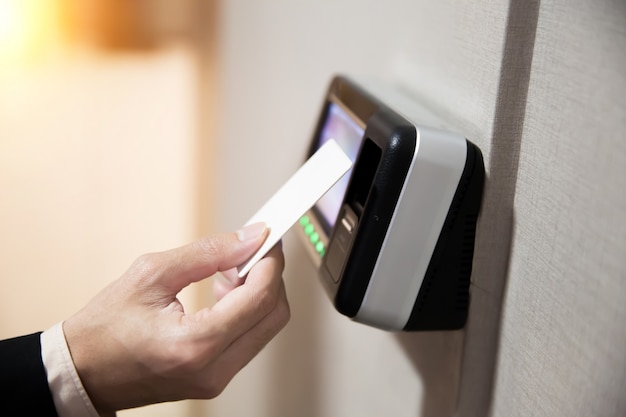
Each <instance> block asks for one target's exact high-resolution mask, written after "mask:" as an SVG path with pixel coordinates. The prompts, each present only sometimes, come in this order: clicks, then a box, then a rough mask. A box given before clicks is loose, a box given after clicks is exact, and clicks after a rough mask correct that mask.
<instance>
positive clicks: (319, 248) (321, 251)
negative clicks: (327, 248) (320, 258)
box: [315, 242, 324, 255]
mask: <svg viewBox="0 0 626 417" xmlns="http://www.w3.org/2000/svg"><path fill="white" fill-rule="evenodd" d="M315 251H316V252H317V253H319V254H320V255H324V242H317V243H316V244H315Z"/></svg>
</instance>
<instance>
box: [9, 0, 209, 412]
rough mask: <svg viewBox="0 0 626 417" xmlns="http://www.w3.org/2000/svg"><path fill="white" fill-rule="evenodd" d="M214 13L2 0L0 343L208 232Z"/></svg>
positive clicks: (134, 4) (112, 3) (64, 0)
mask: <svg viewBox="0 0 626 417" xmlns="http://www.w3.org/2000/svg"><path fill="white" fill-rule="evenodd" d="M215 13H216V10H215V2H213V1H200V0H181V1H175V2H172V1H167V0H157V1H154V0H139V1H126V0H106V1H100V0H0V189H1V190H2V198H1V199H0V231H1V235H0V252H2V256H1V257H0V276H1V277H2V278H0V293H1V294H2V303H1V304H0V337H3V338H5V337H11V336H15V335H19V334H25V333H27V332H33V331H37V330H44V329H46V328H48V327H49V326H51V325H52V324H54V323H55V322H58V321H60V320H62V319H64V318H66V317H68V316H69V315H71V314H72V313H73V312H75V311H77V310H78V309H79V308H80V307H81V306H82V305H84V304H85V303H86V302H88V300H89V299H90V298H91V297H92V296H93V295H95V294H96V293H97V292H98V291H99V290H100V289H101V288H103V287H104V286H105V285H106V284H107V283H108V282H109V281H111V280H113V279H115V278H117V277H118V276H119V275H120V274H121V273H123V272H124V270H125V269H126V267H127V266H128V265H129V264H130V262H132V260H133V259H134V258H135V257H137V256H138V255H140V254H142V253H145V252H149V251H155V250H162V249H166V248H170V247H175V246H178V245H181V244H184V243H186V242H189V241H191V240H192V239H194V238H196V237H197V236H199V235H201V234H205V233H208V232H210V231H212V230H214V229H215V223H214V222H213V220H214V218H215V212H214V211H213V208H212V205H211V200H212V199H214V198H215V192H214V190H213V185H212V178H213V176H214V175H213V170H214V168H213V165H214V162H213V160H212V155H213V152H212V151H211V148H212V147H213V146H214V140H215V123H214V122H215V118H214V113H215V109H214V105H215V101H216V99H217V98H216V97H217V93H216V88H215V84H216V81H215V75H214V73H215V48H214V44H215V33H216V27H215V24H214V20H215ZM208 294H210V291H209V288H208V286H207V285H206V284H205V288H203V290H202V291H200V290H198V289H195V288H193V289H190V290H188V291H187V292H186V293H185V294H183V296H182V297H183V299H184V303H185V304H186V306H187V307H188V308H191V309H193V308H195V306H196V305H198V303H206V302H208V301H207V300H208V298H209V296H208ZM192 408H193V404H191V403H179V404H172V405H164V406H161V407H158V408H156V410H153V409H150V408H147V409H144V410H141V411H135V412H134V413H136V414H132V413H133V412H132V411H131V412H128V413H129V414H130V415H172V414H176V415H193V413H194V411H193V409H192Z"/></svg>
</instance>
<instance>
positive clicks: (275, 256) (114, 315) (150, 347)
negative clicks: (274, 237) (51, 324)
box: [63, 224, 289, 414]
mask: <svg viewBox="0 0 626 417" xmlns="http://www.w3.org/2000/svg"><path fill="white" fill-rule="evenodd" d="M266 237H267V229H266V228H265V226H264V225H262V224H256V225H252V226H248V227H247V228H245V229H243V230H242V231H240V232H238V233H237V234H236V233H229V234H218V235H213V236H209V237H207V238H204V239H202V240H199V241H197V242H195V243H192V244H190V245H187V246H184V247H181V248H178V249H173V250H169V251H166V252H161V253H154V254H148V255H144V256H141V257H140V258H139V259H137V260H136V261H135V262H134V263H133V264H132V266H131V267H130V268H129V269H128V271H127V272H126V273H125V274H124V275H123V276H122V277H121V278H119V279H118V280H117V281H114V282H113V283H111V284H110V285H109V286H108V287H107V288H105V289H104V290H103V291H102V292H101V293H100V294H98V295H97V296H96V297H95V298H94V299H93V300H92V301H91V302H90V303H89V304H88V305H87V306H86V307H85V308H83V309H82V310H81V311H79V312H78V313H77V314H75V315H74V316H72V317H71V318H69V319H68V320H67V321H66V322H65V323H64V326H63V329H64V332H65V337H66V340H67V343H68V346H69V348H70V352H71V354H72V359H73V360H74V363H75V366H76V369H77V371H78V374H79V376H80V378H81V381H82V382H83V385H84V387H85V389H86V390H87V393H88V394H89V396H90V398H91V400H92V402H93V404H94V406H95V407H96V409H97V410H98V411H99V412H100V413H102V414H107V413H111V412H114V411H116V410H121V409H125V408H132V407H138V406H142V405H147V404H153V403H157V402H164V401H175V400H181V399H186V398H213V397H215V396H217V395H218V394H219V393H220V392H222V390H223V389H224V388H225V387H226V385H227V384H228V382H229V381H230V380H231V379H232V378H233V376H234V375H235V374H236V373H237V372H238V371H239V370H240V369H241V368H242V367H243V366H245V365H246V364H247V363H248V362H249V361H250V360H251V359H252V358H253V357H254V356H255V355H256V354H257V353H258V352H259V351H260V350H261V349H262V348H263V347H264V346H265V345H266V344H267V343H268V342H269V341H270V340H271V339H272V338H273V337H274V336H275V335H276V334H277V333H278V332H279V331H280V329H282V328H283V327H284V326H285V324H286V323H287V321H288V320H289V305H288V303H287V298H286V295H285V287H284V283H283V280H282V271H283V268H284V257H283V253H282V250H281V248H280V245H278V246H277V247H275V248H274V249H272V250H271V251H270V252H269V253H268V254H267V255H266V257H265V258H263V259H262V260H261V261H259V262H258V263H257V264H256V265H255V266H254V268H252V270H251V271H250V273H249V274H248V276H247V278H246V279H245V282H244V280H238V279H236V273H235V271H234V270H233V271H231V272H227V273H226V279H223V280H222V281H219V282H216V283H215V289H216V293H217V296H218V299H219V301H218V302H217V303H216V304H215V305H213V307H211V308H204V309H202V310H200V311H198V312H197V313H193V314H186V313H185V312H184V310H183V306H182V304H181V303H180V302H179V301H178V299H177V298H176V295H177V294H178V293H179V292H180V291H181V290H182V289H183V288H184V287H186V286H187V285H189V284H191V283H193V282H196V281H200V280H202V279H204V278H206V277H208V276H211V275H213V274H215V273H216V272H218V271H228V270H229V269H232V268H234V267H235V266H237V265H240V264H242V263H244V262H245V261H246V260H247V259H248V258H249V257H250V256H252V254H253V253H254V252H255V250H256V249H258V248H259V247H260V246H261V244H262V243H263V241H264V240H265V239H266Z"/></svg>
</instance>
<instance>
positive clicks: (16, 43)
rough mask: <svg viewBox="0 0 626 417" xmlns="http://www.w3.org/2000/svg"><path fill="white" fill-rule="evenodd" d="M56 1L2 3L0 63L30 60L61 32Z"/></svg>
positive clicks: (11, 1)
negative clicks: (58, 31) (59, 30)
mask: <svg viewBox="0 0 626 417" xmlns="http://www.w3.org/2000/svg"><path fill="white" fill-rule="evenodd" d="M56 11H57V10H56V1H55V0H0V63H2V64H5V65H6V64H7V63H15V62H16V61H21V60H25V59H31V58H33V57H35V56H37V55H39V54H41V53H42V52H44V51H45V49H46V48H47V47H49V46H50V44H51V42H52V41H54V40H55V39H56V33H57V30H58V27H57V26H58V25H57V19H56V17H57V13H56Z"/></svg>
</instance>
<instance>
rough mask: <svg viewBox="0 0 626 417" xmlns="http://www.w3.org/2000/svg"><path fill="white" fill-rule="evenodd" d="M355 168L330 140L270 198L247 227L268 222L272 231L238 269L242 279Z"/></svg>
mask: <svg viewBox="0 0 626 417" xmlns="http://www.w3.org/2000/svg"><path fill="white" fill-rule="evenodd" d="M351 167H352V161H351V160H350V158H349V157H348V156H347V155H346V154H345V153H344V152H343V151H342V150H341V148H340V147H339V145H337V142H335V141H334V140H332V139H330V140H329V141H328V142H326V143H325V144H324V145H323V146H322V147H321V148H319V149H318V150H317V152H315V153H314V154H313V155H312V156H311V157H310V158H309V159H308V160H307V161H306V162H305V163H304V165H302V166H301V167H300V169H299V170H298V171H296V173H295V174H293V176H292V177H291V178H289V180H287V182H286V183H285V184H284V185H283V186H282V187H281V188H280V189H279V190H278V191H277V192H276V194H274V195H273V196H272V198H270V199H269V200H268V201H267V202H266V203H265V204H264V205H263V206H262V207H261V209H260V210H259V211H258V212H257V213H256V214H255V215H254V216H252V218H251V219H250V220H248V222H247V223H246V225H249V224H252V223H257V222H265V224H266V225H267V227H268V228H269V229H270V232H269V236H268V237H267V239H266V240H265V242H264V243H263V246H261V248H260V249H259V250H258V251H257V252H256V253H255V254H254V255H253V256H252V257H251V258H250V259H249V260H248V261H247V262H246V263H244V264H243V265H240V266H239V267H238V268H237V271H238V275H239V277H240V278H241V277H244V276H245V275H247V274H248V272H250V269H251V268H252V267H253V266H254V264H256V263H257V262H258V261H259V260H260V259H261V258H263V257H264V256H265V255H266V254H267V252H269V250H270V249H272V247H274V245H275V244H276V243H278V241H279V240H280V239H281V238H282V237H283V235H284V234H285V233H287V231H288V230H289V229H290V228H291V226H293V225H294V224H295V223H296V222H297V221H298V219H300V217H302V216H303V215H304V214H305V213H306V212H307V210H309V209H310V208H311V207H313V205H314V204H315V203H316V202H317V200H319V199H320V198H322V196H323V195H324V194H326V192H327V191H328V190H329V189H330V188H332V186H333V185H335V183H336V182H337V181H339V179H341V177H343V176H344V175H345V173H346V172H348V171H349V170H350V168H351Z"/></svg>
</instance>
